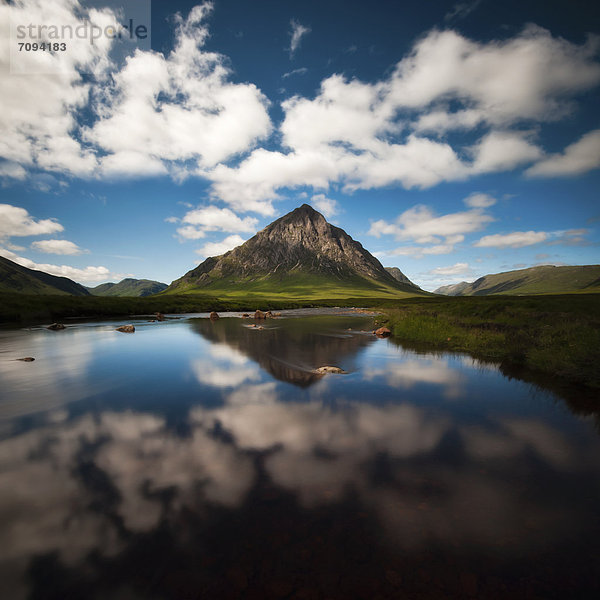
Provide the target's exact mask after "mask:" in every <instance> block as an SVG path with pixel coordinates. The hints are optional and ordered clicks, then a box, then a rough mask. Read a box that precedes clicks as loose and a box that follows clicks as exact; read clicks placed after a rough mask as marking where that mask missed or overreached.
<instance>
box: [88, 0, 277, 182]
mask: <svg viewBox="0 0 600 600" xmlns="http://www.w3.org/2000/svg"><path fill="white" fill-rule="evenodd" d="M211 10H212V4H210V3H205V4H202V5H199V6H195V7H194V8H193V9H192V10H191V11H190V13H189V15H188V17H187V18H186V19H184V18H183V17H181V16H179V17H178V19H177V31H176V42H175V47H174V49H173V51H172V52H171V53H170V54H169V55H168V56H167V57H165V56H164V55H162V54H159V53H154V52H142V51H140V50H137V51H136V52H135V54H134V55H133V56H130V57H129V58H128V59H127V62H126V64H125V66H124V68H123V69H122V70H121V71H119V72H118V73H115V75H114V76H113V81H114V84H113V86H112V87H111V88H110V89H109V90H108V91H107V92H106V93H105V94H104V95H103V96H102V97H101V99H100V102H99V104H98V105H97V106H96V110H97V112H98V113H99V114H100V117H101V118H100V119H99V120H98V121H97V122H96V123H94V125H93V126H92V127H90V128H89V129H87V130H86V132H85V138H86V140H87V141H89V142H91V143H93V144H94V145H96V146H98V147H99V148H101V149H102V150H103V151H105V152H107V153H108V156H107V157H104V158H102V160H101V167H102V168H103V169H104V171H105V172H106V173H107V174H109V175H110V174H119V173H120V172H121V171H122V170H123V167H122V166H121V165H122V163H123V160H125V161H126V164H125V170H126V171H127V172H129V173H131V174H141V175H145V174H162V173H164V172H166V171H168V170H169V166H170V165H171V164H173V163H174V164H175V165H176V168H174V169H173V170H172V172H173V174H174V175H175V176H177V177H184V176H186V175H188V174H190V173H191V171H188V170H187V169H186V167H185V165H186V164H187V162H188V161H189V162H191V164H192V167H190V169H192V170H193V168H194V167H193V165H194V164H196V165H197V167H196V168H198V167H200V168H207V167H212V166H214V165H216V164H217V163H219V162H221V161H224V160H227V159H228V158H230V157H231V156H233V155H235V154H237V153H239V152H243V151H245V150H247V149H248V148H249V147H251V146H252V145H254V144H255V143H256V142H257V141H258V140H259V139H261V138H263V137H265V136H266V135H267V134H268V133H269V131H270V128H271V123H270V120H269V116H268V114H267V110H266V106H267V99H266V98H265V97H264V96H263V94H262V93H261V92H260V91H259V90H258V88H257V87H256V86H255V85H253V84H234V83H231V82H230V81H229V80H228V78H229V75H230V72H229V70H228V69H227V67H226V66H225V59H224V57H223V56H222V55H220V54H216V53H212V52H206V51H204V50H203V49H202V47H203V45H204V43H205V40H206V38H207V37H208V28H207V26H206V24H205V21H206V17H207V15H208V14H209V13H210V11H211Z"/></svg>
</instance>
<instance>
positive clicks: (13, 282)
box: [0, 256, 90, 296]
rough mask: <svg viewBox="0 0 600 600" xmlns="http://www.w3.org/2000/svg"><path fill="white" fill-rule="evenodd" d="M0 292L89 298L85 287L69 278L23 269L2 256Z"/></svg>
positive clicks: (0, 260) (0, 258) (0, 263)
mask: <svg viewBox="0 0 600 600" xmlns="http://www.w3.org/2000/svg"><path fill="white" fill-rule="evenodd" d="M0 291H1V292H9V293H18V294H30V295H51V296H56V295H63V296H64V295H69V296H89V295H90V293H89V292H88V291H87V289H86V288H85V287H83V286H82V285H79V284H78V283H75V282H74V281H72V280H71V279H68V278H67V277H56V276H55V275H50V274H48V273H44V272H43V271H35V270H34V269H28V268H27V267H22V266H21V265H18V264H17V263H15V262H13V261H12V260H8V259H7V258H4V257H2V256H0Z"/></svg>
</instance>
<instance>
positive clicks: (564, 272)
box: [434, 265, 600, 296]
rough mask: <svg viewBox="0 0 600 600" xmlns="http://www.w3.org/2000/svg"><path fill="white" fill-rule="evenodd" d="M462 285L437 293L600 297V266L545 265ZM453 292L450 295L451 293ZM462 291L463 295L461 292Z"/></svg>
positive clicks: (443, 288) (486, 277)
mask: <svg viewBox="0 0 600 600" xmlns="http://www.w3.org/2000/svg"><path fill="white" fill-rule="evenodd" d="M464 283H465V282H462V283H458V284H456V285H454V286H443V287H441V288H438V289H437V290H435V292H434V293H436V294H446V295H450V296H488V295H491V294H507V295H511V294H512V295H528V294H564V293H568V292H596V293H600V265H584V266H577V267H555V266H553V265H543V266H540V267H531V268H529V269H521V270H519V271H507V272H505V273H496V274H493V275H485V276H484V277H480V278H479V279H477V280H476V281H474V282H473V283H469V284H466V286H464V287H463V288H462V289H460V287H459V286H463V284H464ZM448 289H450V291H448ZM458 289H460V291H457V290H458Z"/></svg>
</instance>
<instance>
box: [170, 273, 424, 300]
mask: <svg viewBox="0 0 600 600" xmlns="http://www.w3.org/2000/svg"><path fill="white" fill-rule="evenodd" d="M165 294H194V295H206V296H213V297H217V298H223V299H231V300H235V299H240V298H248V299H256V300H318V299H322V298H329V299H332V300H335V299H338V298H339V299H344V298H390V299H391V298H408V297H411V296H417V295H422V294H424V292H421V291H420V290H419V289H418V288H407V290H401V289H398V288H397V287H394V286H391V285H390V286H388V285H386V284H385V283H382V282H379V281H375V280H373V279H368V278H366V277H359V276H353V277H347V278H344V279H338V278H335V277H328V276H326V275H320V274H316V273H306V272H298V273H294V272H290V273H288V274H286V275H283V276H275V275H265V276H263V277H258V278H257V277H252V278H251V277H248V278H245V279H239V278H232V279H230V280H227V279H221V278H219V279H215V281H214V282H211V283H205V284H204V285H203V287H202V288H198V286H197V285H195V282H189V283H186V282H185V281H183V280H179V282H173V284H171V287H170V288H169V289H168V290H167V291H166V292H163V293H162V294H161V295H165Z"/></svg>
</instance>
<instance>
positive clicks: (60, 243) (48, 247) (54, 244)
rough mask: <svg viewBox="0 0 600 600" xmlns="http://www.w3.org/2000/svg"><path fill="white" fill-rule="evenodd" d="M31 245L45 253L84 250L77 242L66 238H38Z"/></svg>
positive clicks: (77, 252) (78, 251)
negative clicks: (38, 239)
mask: <svg viewBox="0 0 600 600" xmlns="http://www.w3.org/2000/svg"><path fill="white" fill-rule="evenodd" d="M31 247H32V248H33V249H34V250H38V251H39V252H45V253H46V254H83V253H85V252H86V251H85V250H83V249H82V248H80V247H79V246H78V245H77V244H74V243H73V242H69V241H67V240H40V241H36V242H33V243H32V244H31Z"/></svg>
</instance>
